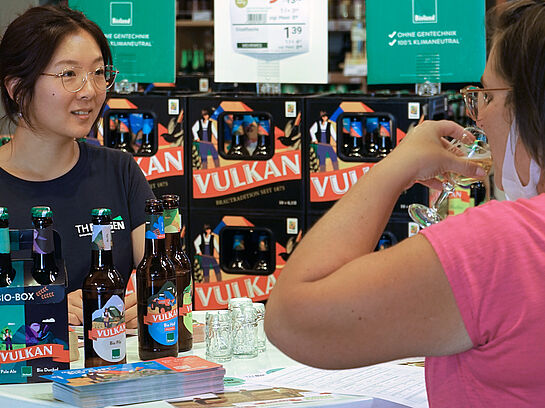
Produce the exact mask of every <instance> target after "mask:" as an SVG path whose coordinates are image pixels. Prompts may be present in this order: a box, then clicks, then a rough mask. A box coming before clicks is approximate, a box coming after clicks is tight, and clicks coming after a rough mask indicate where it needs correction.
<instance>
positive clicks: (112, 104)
mask: <svg viewBox="0 0 545 408" xmlns="http://www.w3.org/2000/svg"><path fill="white" fill-rule="evenodd" d="M185 115H186V96H185V95H181V94H171V93H168V92H163V93H160V94H147V95H144V94H131V95H123V96H114V97H111V98H109V99H108V100H107V102H106V109H105V110H104V114H103V117H102V120H101V123H100V124H99V129H100V131H99V134H98V140H99V141H100V143H101V144H103V145H104V146H108V147H111V148H114V149H119V150H123V151H127V152H129V153H131V154H133V156H134V159H135V160H136V162H137V163H138V166H140V168H141V169H142V172H143V173H144V175H145V176H146V179H147V180H148V182H149V183H150V186H151V188H152V190H153V192H154V193H155V195H156V196H160V195H162V194H178V195H180V197H181V199H182V200H185V199H186V197H187V194H186V190H187V169H186V158H185V148H184V147H185V143H186V140H185V137H186V135H185V123H184V120H185ZM182 207H183V208H185V207H187V203H186V202H185V201H183V202H182Z"/></svg>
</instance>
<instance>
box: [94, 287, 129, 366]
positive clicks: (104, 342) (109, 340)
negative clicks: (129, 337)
mask: <svg viewBox="0 0 545 408" xmlns="http://www.w3.org/2000/svg"><path fill="white" fill-rule="evenodd" d="M92 318H93V322H92V328H91V330H89V331H88V332H87V336H88V338H89V339H91V340H92V341H93V350H94V351H95V353H97V355H98V356H99V357H100V358H101V359H103V360H105V361H108V362H110V363H117V362H119V361H122V360H123V359H124V358H125V353H126V341H125V339H126V334H125V303H124V302H123V299H121V298H120V297H119V296H117V295H113V296H112V297H111V298H110V299H109V300H108V302H106V304H105V305H104V307H103V308H101V309H98V310H96V311H94V312H93V314H92Z"/></svg>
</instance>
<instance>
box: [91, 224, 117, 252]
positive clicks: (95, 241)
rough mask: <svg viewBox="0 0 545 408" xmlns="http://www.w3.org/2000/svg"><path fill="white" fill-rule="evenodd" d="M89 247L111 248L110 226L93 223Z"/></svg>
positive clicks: (103, 249)
mask: <svg viewBox="0 0 545 408" xmlns="http://www.w3.org/2000/svg"><path fill="white" fill-rule="evenodd" d="M91 249H94V250H95V251H99V250H100V251H111V250H112V226H111V225H93V236H92V238H91Z"/></svg>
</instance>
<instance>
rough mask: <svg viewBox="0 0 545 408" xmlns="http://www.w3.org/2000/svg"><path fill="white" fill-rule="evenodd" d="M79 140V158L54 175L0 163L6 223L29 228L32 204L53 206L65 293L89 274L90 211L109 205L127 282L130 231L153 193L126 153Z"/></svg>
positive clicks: (0, 201)
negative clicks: (20, 172)
mask: <svg viewBox="0 0 545 408" xmlns="http://www.w3.org/2000/svg"><path fill="white" fill-rule="evenodd" d="M78 144H79V148H80V157H79V160H78V162H77V163H76V165H75V166H74V167H73V168H72V169H71V170H70V171H69V172H68V173H66V174H65V175H63V176H61V177H58V178H56V179H54V180H49V181H43V182H34V181H26V180H22V179H19V178H17V177H14V176H12V175H10V174H9V173H7V172H5V171H4V170H2V169H1V168H0V206H3V207H8V211H9V225H10V228H19V229H22V228H32V220H31V217H30V209H31V208H32V207H34V206H49V207H51V210H52V211H53V229H55V230H56V231H58V233H59V234H60V236H61V240H62V252H63V256H64V259H65V262H66V270H67V273H68V291H69V292H72V291H74V290H77V289H80V288H81V287H82V285H83V280H84V279H85V277H86V276H87V274H88V273H89V268H90V264H91V231H92V229H91V210H92V209H93V208H99V207H106V208H110V209H111V210H112V219H113V223H112V239H113V256H114V264H115V266H116V268H117V269H118V271H119V272H120V273H121V275H122V276H123V279H124V280H125V282H126V281H127V279H128V276H129V274H130V272H131V270H132V268H133V267H134V265H133V255H132V242H131V231H132V230H133V229H134V228H136V227H138V226H139V225H141V224H144V223H145V213H144V206H145V201H146V199H148V198H153V197H154V195H153V192H152V191H151V188H150V186H149V184H148V182H147V181H146V179H145V177H144V175H143V173H142V171H141V170H140V168H139V167H138V165H137V164H136V162H135V161H134V159H133V158H132V156H131V155H130V154H128V153H123V152H120V151H118V150H114V149H110V148H107V147H101V146H94V145H91V144H88V143H84V142H79V143H78ZM37 148H39V147H37Z"/></svg>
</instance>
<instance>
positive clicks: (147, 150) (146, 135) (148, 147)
mask: <svg viewBox="0 0 545 408" xmlns="http://www.w3.org/2000/svg"><path fill="white" fill-rule="evenodd" d="M153 125H154V123H153V116H151V114H149V113H144V122H143V126H142V145H141V146H140V149H138V154H142V155H145V156H151V155H152V154H153V128H154V126H153Z"/></svg>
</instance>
